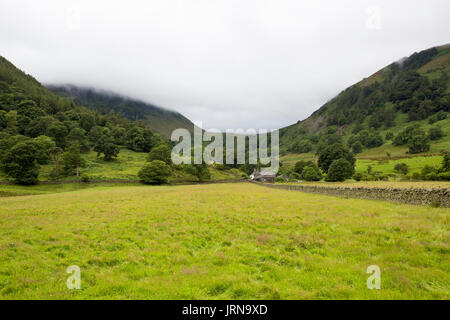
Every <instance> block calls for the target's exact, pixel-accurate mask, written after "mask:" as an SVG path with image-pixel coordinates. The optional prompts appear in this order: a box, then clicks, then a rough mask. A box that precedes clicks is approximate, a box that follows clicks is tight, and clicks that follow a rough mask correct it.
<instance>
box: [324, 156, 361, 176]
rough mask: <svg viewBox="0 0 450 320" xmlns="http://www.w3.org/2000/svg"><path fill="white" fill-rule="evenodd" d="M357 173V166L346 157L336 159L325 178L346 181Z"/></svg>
mask: <svg viewBox="0 0 450 320" xmlns="http://www.w3.org/2000/svg"><path fill="white" fill-rule="evenodd" d="M354 173H355V167H354V165H352V164H351V163H350V162H349V161H347V160H346V159H344V158H340V159H337V160H334V161H333V162H332V163H331V165H330V167H329V169H328V174H327V176H326V178H325V180H326V181H344V180H345V179H348V178H351V177H352V176H353V174H354Z"/></svg>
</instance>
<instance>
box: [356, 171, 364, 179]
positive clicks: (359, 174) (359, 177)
mask: <svg viewBox="0 0 450 320" xmlns="http://www.w3.org/2000/svg"><path fill="white" fill-rule="evenodd" d="M363 176H364V174H363V173H362V172H357V173H355V174H354V175H353V179H355V180H356V181H361V180H362V178H363Z"/></svg>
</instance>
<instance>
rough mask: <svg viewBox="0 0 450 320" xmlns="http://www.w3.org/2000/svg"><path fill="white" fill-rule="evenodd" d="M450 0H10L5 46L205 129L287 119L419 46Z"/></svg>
mask: <svg viewBox="0 0 450 320" xmlns="http://www.w3.org/2000/svg"><path fill="white" fill-rule="evenodd" d="M449 12H450V1H448V0H427V1H423V0H410V1H399V0H397V1H395V0H390V1H379V0H372V1H365V0H353V1H343V0H341V1H335V0H334V1H333V0H330V1H320V0H147V1H133V0H127V1H111V0H110V1H92V0H91V1H64V0H57V1H44V0H41V1H32V0H30V1H18V0H1V2H0V55H3V56H4V57H5V58H7V59H8V60H10V61H11V62H13V63H14V64H15V65H16V66H18V67H19V68H20V69H22V70H24V71H25V72H27V73H30V74H31V75H33V76H34V77H35V78H37V79H38V80H39V81H41V82H42V83H52V84H58V83H61V84H62V83H71V84H76V85H82V86H93V87H97V88H100V89H107V90H111V91H115V92H117V93H120V94H124V95H127V96H130V97H133V98H138V99H141V100H143V101H146V102H151V103H154V104H157V105H160V106H163V107H165V108H168V109H173V110H177V111H179V112H181V113H182V114H184V115H185V116H187V117H188V118H189V119H191V120H193V121H203V125H204V128H220V129H226V128H267V129H272V128H278V127H281V126H285V125H289V124H292V123H294V122H296V121H297V120H302V119H304V118H306V117H307V116H308V115H310V114H311V113H312V112H313V111H314V110H316V109H317V108H319V107H320V106H321V105H322V104H323V103H325V102H326V101H327V100H329V99H331V98H332V97H333V96H335V95H336V94H338V93H339V92H340V91H342V90H343V89H345V88H346V87H347V86H349V85H352V84H353V83H355V82H357V81H359V80H361V79H362V78H364V77H367V76H369V75H370V74H372V73H374V72H376V71H377V70H379V69H380V68H382V67H384V66H385V65H387V64H390V63H391V62H393V61H395V60H398V59H400V58H402V57H404V56H407V55H410V54H412V53H413V52H415V51H420V50H423V49H427V48H429V47H432V46H435V45H441V44H445V43H448V42H450V38H449V35H450V33H449V31H450V19H449V17H448V15H449Z"/></svg>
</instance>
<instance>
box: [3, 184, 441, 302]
mask: <svg viewBox="0 0 450 320" xmlns="http://www.w3.org/2000/svg"><path fill="white" fill-rule="evenodd" d="M38 187H40V186H38ZM38 187H37V188H36V189H35V190H36V191H39V190H37V189H38ZM2 188H3V190H6V189H8V188H12V186H4V187H2ZM45 188H46V187H44V190H42V189H41V191H42V192H43V193H44V194H40V195H27V196H16V197H2V198H0V248H1V249H0V298H1V299H15V298H31V299H59V298H61V299H88V298H93V299H98V298H106V299H117V298H124V299H131V298H137V299H176V298H179V299H224V298H236V299H263V298H267V299H301V298H305V299H332V298H343V299H355V298H362V299H419V298H420V299H422V298H423V299H432V298H437V299H449V298H450V274H449V270H450V261H449V259H448V255H449V229H448V228H449V223H450V212H449V210H448V209H443V208H429V207H422V206H409V205H400V204H394V203H388V202H383V201H368V200H355V199H343V198H336V197H330V196H322V195H312V194H306V193H301V192H289V191H282V190H271V191H270V192H269V191H268V189H267V188H263V187H260V186H256V185H253V184H249V183H240V184H214V185H191V186H161V187H152V186H126V187H119V188H117V187H113V186H97V187H90V188H87V189H83V190H73V191H69V190H66V191H67V192H59V193H47V192H51V191H52V190H49V189H45ZM67 188H69V187H67ZM70 265H78V266H79V267H80V268H81V286H82V288H81V290H68V289H67V287H66V284H65V283H66V279H67V277H68V276H69V275H68V274H67V273H66V268H67V267H68V266H70ZM369 265H378V266H379V267H380V268H381V290H368V289H367V287H366V280H367V277H368V276H369V275H368V274H366V269H367V267H368V266H369Z"/></svg>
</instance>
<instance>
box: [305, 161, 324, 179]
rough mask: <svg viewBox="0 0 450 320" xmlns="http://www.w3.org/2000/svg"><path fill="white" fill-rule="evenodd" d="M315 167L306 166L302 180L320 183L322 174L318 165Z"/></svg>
mask: <svg viewBox="0 0 450 320" xmlns="http://www.w3.org/2000/svg"><path fill="white" fill-rule="evenodd" d="M314 166H315V167H314ZM314 166H309V165H308V166H306V167H305V168H304V169H303V171H302V179H303V180H306V181H320V180H321V179H322V174H321V173H320V170H319V167H317V165H316V164H314Z"/></svg>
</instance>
